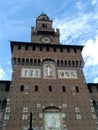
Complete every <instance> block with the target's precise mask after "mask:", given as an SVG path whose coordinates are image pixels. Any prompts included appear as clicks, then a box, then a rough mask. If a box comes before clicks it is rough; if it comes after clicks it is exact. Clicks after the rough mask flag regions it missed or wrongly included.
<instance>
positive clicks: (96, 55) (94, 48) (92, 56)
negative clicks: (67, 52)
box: [82, 36, 98, 66]
mask: <svg viewBox="0 0 98 130" xmlns="http://www.w3.org/2000/svg"><path fill="white" fill-rule="evenodd" d="M82 55H83V57H84V60H85V62H86V64H85V65H86V66H91V65H92V66H95V65H98V36H97V37H96V39H95V41H94V40H92V39H91V40H88V41H87V43H86V45H85V47H84V49H83V51H82Z"/></svg>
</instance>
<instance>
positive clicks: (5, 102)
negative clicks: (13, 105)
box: [2, 99, 7, 109]
mask: <svg viewBox="0 0 98 130" xmlns="http://www.w3.org/2000/svg"><path fill="white" fill-rule="evenodd" d="M6 104H7V101H6V99H4V100H3V102H2V109H5V108H6Z"/></svg>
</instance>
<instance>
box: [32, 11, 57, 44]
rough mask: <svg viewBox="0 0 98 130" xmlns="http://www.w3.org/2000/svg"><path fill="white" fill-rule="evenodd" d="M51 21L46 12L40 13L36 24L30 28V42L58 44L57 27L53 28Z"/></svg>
mask: <svg viewBox="0 0 98 130" xmlns="http://www.w3.org/2000/svg"><path fill="white" fill-rule="evenodd" d="M52 23H53V21H52V20H50V18H49V17H48V16H47V15H46V14H44V13H42V14H40V15H39V16H38V17H37V19H36V26H35V27H32V28H31V42H32V43H52V44H59V29H56V30H55V29H54V28H53V27H52Z"/></svg>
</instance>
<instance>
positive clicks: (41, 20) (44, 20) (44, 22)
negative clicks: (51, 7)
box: [36, 14, 54, 31]
mask: <svg viewBox="0 0 98 130" xmlns="http://www.w3.org/2000/svg"><path fill="white" fill-rule="evenodd" d="M36 29H37V30H39V31H40V30H43V31H54V29H53V28H52V20H50V19H49V17H48V16H47V15H46V14H41V15H40V16H38V18H37V19H36Z"/></svg>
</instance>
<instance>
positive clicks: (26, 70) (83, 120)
mask: <svg viewBox="0 0 98 130" xmlns="http://www.w3.org/2000/svg"><path fill="white" fill-rule="evenodd" d="M59 36H60V34H59V29H56V30H55V29H53V27H52V20H50V18H49V17H48V16H47V15H46V14H41V15H40V16H39V17H38V18H37V19H36V27H32V28H31V42H17V41H11V52H12V69H13V74H12V81H11V86H10V92H9V101H8V102H7V107H6V110H5V115H4V119H5V121H6V126H5V130H13V129H14V130H27V129H29V122H30V118H29V116H30V113H31V112H32V126H33V129H34V130H96V115H95V111H94V108H93V104H92V100H91V98H90V96H89V92H88V89H87V85H86V82H85V78H84V74H83V65H84V62H83V58H82V55H81V51H82V49H83V46H77V45H60V42H59Z"/></svg>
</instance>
